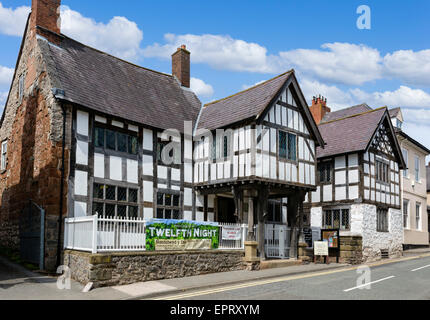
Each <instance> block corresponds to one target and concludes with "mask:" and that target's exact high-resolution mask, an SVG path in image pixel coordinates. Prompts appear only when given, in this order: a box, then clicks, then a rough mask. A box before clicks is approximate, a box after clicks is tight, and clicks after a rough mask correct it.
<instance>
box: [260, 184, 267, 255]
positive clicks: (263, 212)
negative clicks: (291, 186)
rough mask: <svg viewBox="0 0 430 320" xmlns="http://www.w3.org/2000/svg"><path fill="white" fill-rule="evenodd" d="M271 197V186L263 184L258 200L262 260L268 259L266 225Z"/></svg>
mask: <svg viewBox="0 0 430 320" xmlns="http://www.w3.org/2000/svg"><path fill="white" fill-rule="evenodd" d="M268 199H269V188H267V187H264V186H262V187H261V188H260V190H259V192H258V201H257V218H258V230H257V233H258V237H257V238H258V252H259V255H260V259H261V260H266V252H265V250H264V239H265V234H264V227H265V225H266V219H267V214H268V212H267V205H268Z"/></svg>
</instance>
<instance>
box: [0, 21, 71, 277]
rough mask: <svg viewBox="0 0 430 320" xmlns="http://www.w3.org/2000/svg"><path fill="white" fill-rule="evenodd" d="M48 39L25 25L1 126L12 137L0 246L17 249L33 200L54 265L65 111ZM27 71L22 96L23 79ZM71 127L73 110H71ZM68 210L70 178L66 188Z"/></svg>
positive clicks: (0, 185) (48, 261) (1, 181)
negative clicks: (43, 217) (55, 92)
mask: <svg viewBox="0 0 430 320" xmlns="http://www.w3.org/2000/svg"><path fill="white" fill-rule="evenodd" d="M44 45H45V46H46V40H43V39H41V38H40V37H39V38H37V37H36V32H35V30H34V29H30V28H28V29H27V32H26V34H25V39H24V41H23V46H22V50H21V53H20V57H19V61H18V64H17V68H16V74H15V77H14V79H13V83H12V87H11V91H10V93H9V99H8V101H7V104H6V106H5V111H4V118H3V121H2V123H1V127H0V140H1V141H4V140H6V139H7V141H8V152H7V166H6V170H4V171H3V172H0V246H6V247H8V248H10V249H19V232H18V230H19V218H20V215H21V214H22V212H23V209H24V207H25V206H26V205H28V203H29V200H30V199H31V200H33V201H34V202H35V203H37V204H38V205H39V206H42V207H43V208H44V209H45V212H46V215H47V222H46V225H45V227H46V232H47V233H46V240H45V248H46V251H45V266H46V268H47V269H48V270H54V269H55V259H56V255H57V250H56V248H57V237H58V227H57V226H58V223H57V222H56V221H57V220H58V215H59V211H60V206H59V203H60V198H61V195H60V182H61V167H62V131H63V122H62V121H63V115H62V109H61V105H60V104H59V103H58V102H57V101H56V99H55V97H54V96H53V94H52V92H51V89H52V88H53V87H57V86H58V84H57V83H55V81H53V80H52V78H50V76H49V75H50V74H51V73H50V72H49V68H50V67H49V66H48V64H47V61H46V59H47V57H44V56H43V54H42V52H41V47H42V46H44ZM21 76H24V79H25V80H24V91H23V98H22V99H20V98H19V94H18V91H19V90H18V88H19V78H20V77H21ZM67 127H68V129H69V130H67V131H68V132H69V131H70V128H71V112H70V111H68V113H67ZM70 139H71V138H70V134H69V135H68V136H67V138H66V152H65V157H66V161H65V177H66V178H67V176H68V167H69V159H70V157H69V150H70V147H69V146H70V145H71V140H70ZM63 199H64V204H65V205H64V208H63V214H65V213H66V209H67V179H65V188H64V194H63Z"/></svg>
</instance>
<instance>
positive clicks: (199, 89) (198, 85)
mask: <svg viewBox="0 0 430 320" xmlns="http://www.w3.org/2000/svg"><path fill="white" fill-rule="evenodd" d="M191 90H193V91H194V93H195V94H196V95H198V96H201V97H212V96H213V94H214V89H213V87H212V86H211V85H210V84H207V83H205V82H204V81H203V80H201V79H197V78H191Z"/></svg>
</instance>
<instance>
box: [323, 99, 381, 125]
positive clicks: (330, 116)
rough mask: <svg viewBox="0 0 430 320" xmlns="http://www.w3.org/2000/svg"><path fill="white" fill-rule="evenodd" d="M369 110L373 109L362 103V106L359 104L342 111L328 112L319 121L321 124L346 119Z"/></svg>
mask: <svg viewBox="0 0 430 320" xmlns="http://www.w3.org/2000/svg"><path fill="white" fill-rule="evenodd" d="M370 110H373V109H372V108H371V107H369V106H368V105H367V104H365V103H363V104H359V105H357V106H352V107H349V108H345V109H342V110H338V111H333V112H328V113H326V114H325V116H324V117H323V119H322V120H321V123H322V122H328V121H333V120H338V119H342V118H346V117H349V116H352V115H354V114H358V113H363V112H367V111H370Z"/></svg>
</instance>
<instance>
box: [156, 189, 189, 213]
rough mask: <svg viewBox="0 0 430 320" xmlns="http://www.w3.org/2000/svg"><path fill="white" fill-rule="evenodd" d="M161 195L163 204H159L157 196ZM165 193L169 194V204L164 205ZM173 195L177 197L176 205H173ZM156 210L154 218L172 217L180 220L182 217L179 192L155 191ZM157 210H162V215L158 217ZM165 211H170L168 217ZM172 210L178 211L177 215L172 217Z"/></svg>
mask: <svg viewBox="0 0 430 320" xmlns="http://www.w3.org/2000/svg"><path fill="white" fill-rule="evenodd" d="M160 195H162V196H163V204H159V202H158V201H159V197H160ZM166 195H168V196H171V204H170V205H166ZM174 197H178V205H177V206H175V205H174V199H175V198H174ZM156 205H157V210H156V218H157V219H169V220H171V219H173V220H181V219H182V218H183V211H182V206H181V195H180V194H179V193H174V192H167V191H158V192H157V203H156ZM159 210H162V212H163V217H162V218H160V217H159ZM166 211H170V217H167V218H166ZM174 211H178V217H177V218H174V215H173V214H174Z"/></svg>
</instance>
